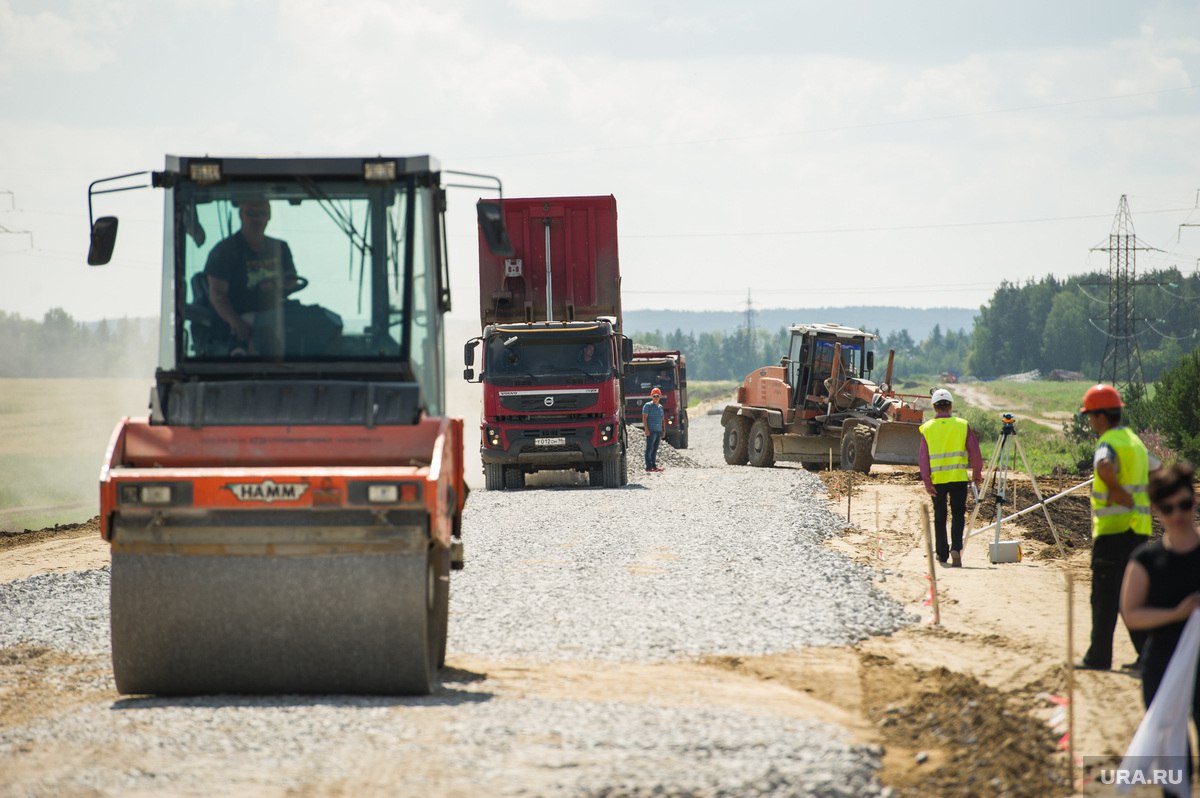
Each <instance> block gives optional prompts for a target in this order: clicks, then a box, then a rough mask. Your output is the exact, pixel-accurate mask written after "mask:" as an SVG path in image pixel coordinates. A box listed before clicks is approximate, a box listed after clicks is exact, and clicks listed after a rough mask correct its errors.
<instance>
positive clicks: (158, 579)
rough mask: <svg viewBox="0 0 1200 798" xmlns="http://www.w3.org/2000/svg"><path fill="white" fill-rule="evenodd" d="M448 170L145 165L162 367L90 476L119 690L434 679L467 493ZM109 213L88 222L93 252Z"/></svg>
mask: <svg viewBox="0 0 1200 798" xmlns="http://www.w3.org/2000/svg"><path fill="white" fill-rule="evenodd" d="M127 177H128V176H127ZM134 177H136V176H134ZM440 177H441V172H440V167H439V166H438V165H437V162H436V161H434V160H433V159H432V158H429V157H427V156H422V157H416V158H371V159H362V158H332V159H292V158H279V159H255V158H250V159H246V158H212V157H204V158H192V157H173V156H169V157H168V158H167V164H166V168H165V170H164V171H162V172H155V173H153V175H152V183H153V185H155V186H157V187H159V188H162V189H163V190H164V191H165V193H166V220H167V221H166V224H165V226H164V231H163V235H164V241H165V246H164V251H165V257H164V267H163V286H164V300H163V313H162V322H161V323H162V336H161V340H162V342H163V343H162V348H161V353H160V364H161V365H160V368H159V370H158V372H157V374H156V381H155V387H154V390H153V392H152V395H151V403H150V409H151V412H150V415H149V417H147V418H141V419H125V420H123V421H122V422H120V423H119V424H118V426H117V428H116V431H115V432H114V434H113V437H112V442H111V444H110V446H109V450H108V454H107V457H106V460H105V464H104V467H103V470H102V472H101V481H100V505H101V532H102V535H103V536H104V538H105V539H106V540H108V541H109V542H110V544H111V550H112V587H111V610H112V621H111V622H112V654H113V671H114V675H115V679H116V684H117V689H118V690H119V691H120V692H121V693H156V694H196V693H217V692H233V693H400V694H405V693H418V694H419V693H428V692H430V691H431V690H432V688H433V686H434V684H435V680H436V674H437V670H438V668H439V667H440V665H441V663H442V661H443V660H444V658H445V645H446V631H447V623H448V612H449V595H450V590H449V587H450V583H449V576H450V571H451V570H452V568H455V567H461V565H462V562H463V559H462V544H461V537H460V533H461V524H460V519H461V517H462V508H463V502H464V499H465V495H466V489H465V485H464V482H463V473H462V422H461V420H459V419H451V418H448V417H446V415H445V411H444V404H443V396H444V382H443V376H442V332H441V319H442V314H443V312H444V311H445V309H446V308H447V307H448V304H449V295H448V281H447V279H446V271H445V269H446V264H445V263H444V262H443V261H442V260H441V253H442V251H443V250H442V247H441V230H442V225H441V215H442V209H443V208H444V207H445V202H444V196H443V191H442V189H441V187H440V185H441V181H440ZM95 186H96V184H93V192H92V194H100V193H104V192H103V190H99V191H97V190H95ZM89 199H90V197H89ZM115 230H116V222H115V220H114V219H111V217H106V218H104V219H99V220H96V222H95V223H94V225H93V241H92V251H91V253H90V254H89V262H90V263H94V264H99V263H105V262H107V261H108V260H109V258H110V257H111V252H112V245H113V239H114V237H115ZM417 240H420V241H421V242H423V245H422V246H414V245H413V244H414V242H416V241H417ZM347 260H349V261H350V262H351V263H353V264H354V268H352V269H349V270H348V269H347V268H346V263H347Z"/></svg>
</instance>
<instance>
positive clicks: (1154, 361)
mask: <svg viewBox="0 0 1200 798" xmlns="http://www.w3.org/2000/svg"><path fill="white" fill-rule="evenodd" d="M1106 281H1107V276H1106V275H1103V274H1090V275H1083V276H1077V277H1070V278H1067V279H1059V278H1056V277H1053V276H1048V277H1044V278H1042V279H1041V280H1032V281H1029V282H1026V283H1024V284H1017V283H1011V282H1008V281H1005V282H1002V283H1001V284H1000V286H999V287H998V288H997V289H996V291H995V293H994V294H993V295H992V297H991V299H990V300H989V302H988V303H987V304H985V305H983V306H982V307H980V308H979V313H978V315H977V316H976V317H975V325H974V327H973V328H972V329H970V330H953V329H945V330H944V329H942V327H941V325H935V326H934V328H933V330H932V331H931V332H930V334H929V335H928V336H926V338H925V339H924V340H922V341H915V340H914V339H913V337H912V336H911V335H910V334H909V332H908V330H906V329H901V330H892V331H889V332H887V333H881V332H880V331H879V330H878V329H877V328H875V327H874V326H873V325H871V324H870V320H869V319H864V320H863V322H864V323H862V324H860V325H859V326H860V327H861V329H864V330H867V331H870V332H873V333H875V334H876V335H879V337H880V341H879V342H878V343H876V344H875V349H876V351H877V352H878V353H879V354H877V355H876V358H877V359H878V358H880V355H881V354H883V353H886V352H887V351H888V350H889V349H894V350H895V351H896V361H895V371H894V374H895V376H897V377H905V376H910V375H916V374H923V375H938V374H942V373H946V372H950V373H953V374H954V375H956V376H959V377H962V376H968V375H970V376H975V377H979V378H983V379H990V378H994V377H1000V376H1004V375H1006V374H1019V373H1023V372H1028V371H1033V370H1035V369H1036V370H1038V371H1041V372H1042V373H1043V374H1048V373H1050V372H1051V371H1054V370H1063V371H1075V372H1080V373H1082V374H1083V375H1084V377H1085V378H1088V379H1095V378H1096V377H1098V376H1099V373H1100V363H1101V361H1102V360H1103V357H1104V351H1105V347H1106V345H1107V344H1108V343H1109V338H1108V329H1107V327H1108V321H1107V317H1108V287H1107V284H1106ZM1138 281H1139V283H1141V285H1139V286H1138V288H1137V291H1136V305H1135V312H1134V316H1135V319H1134V323H1133V329H1134V332H1135V337H1136V339H1137V344H1138V349H1139V351H1140V352H1141V363H1142V369H1143V373H1144V376H1145V378H1146V380H1147V381H1153V380H1156V379H1158V377H1159V376H1161V375H1162V374H1163V373H1164V372H1165V371H1166V370H1168V369H1170V368H1172V367H1174V366H1175V364H1177V363H1178V362H1179V361H1180V358H1182V357H1183V355H1184V354H1186V353H1188V352H1191V351H1193V350H1195V349H1196V347H1197V345H1198V344H1200V313H1197V311H1196V308H1197V306H1198V305H1200V275H1198V274H1191V275H1188V276H1184V275H1183V274H1181V273H1180V271H1179V270H1178V269H1174V268H1172V269H1163V270H1158V271H1151V272H1146V273H1143V274H1142V275H1141V276H1140V277H1139V280H1138ZM796 321H797V322H803V321H808V320H807V319H797V320H796ZM636 340H637V343H639V344H647V345H650V346H655V347H662V348H664V349H678V350H680V351H682V352H684V353H685V354H686V355H687V358H688V375H689V376H690V377H691V378H693V379H697V380H741V379H742V378H743V377H745V375H746V374H748V373H749V372H750V371H753V370H754V369H755V368H758V367H760V366H763V365H767V364H770V363H778V362H779V359H780V358H781V357H783V355H784V354H785V353H786V352H787V340H788V333H787V330H786V329H785V328H780V329H779V330H778V331H775V332H770V331H767V330H756V331H754V333H753V334H751V333H750V332H749V331H748V330H747V329H746V328H745V327H741V328H737V329H734V330H729V331H724V332H722V331H717V332H704V333H700V334H699V335H696V334H693V333H691V332H684V331H682V330H678V329H677V330H675V331H674V332H666V333H664V332H662V331H661V330H658V331H655V332H653V333H648V334H639V335H638V336H637V339H636ZM880 362H882V360H880Z"/></svg>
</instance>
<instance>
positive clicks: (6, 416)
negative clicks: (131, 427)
mask: <svg viewBox="0 0 1200 798" xmlns="http://www.w3.org/2000/svg"><path fill="white" fill-rule="evenodd" d="M150 385H151V381H150V380H148V379H146V380H143V379H0V531H20V530H22V529H27V528H29V529H40V528H42V527H46V526H52V525H54V524H59V523H75V522H79V521H84V520H86V519H88V518H91V517H92V516H94V515H96V513H97V512H98V510H97V506H98V502H99V499H98V494H97V487H96V485H97V480H98V478H99V473H100V464H101V460H103V458H104V450H105V447H106V446H107V445H108V439H109V437H110V436H111V434H112V431H113V427H115V426H116V423H117V421H118V420H119V419H120V418H121V417H122V416H137V415H144V414H145V413H146V412H147V411H146V406H147V402H148V397H149V395H150Z"/></svg>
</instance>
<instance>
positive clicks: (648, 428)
mask: <svg viewBox="0 0 1200 798" xmlns="http://www.w3.org/2000/svg"><path fill="white" fill-rule="evenodd" d="M661 401H662V390H660V389H659V388H658V387H655V388H653V389H651V391H650V401H649V402H646V404H644V405H642V432H644V433H646V473H647V474H653V473H657V472H659V471H662V469H661V468H659V467H658V444H659V442H661V441H662V436H663V414H664V413H665V412H666V411H665V410H664V409H663V407H662V405H660V404H659V402H661Z"/></svg>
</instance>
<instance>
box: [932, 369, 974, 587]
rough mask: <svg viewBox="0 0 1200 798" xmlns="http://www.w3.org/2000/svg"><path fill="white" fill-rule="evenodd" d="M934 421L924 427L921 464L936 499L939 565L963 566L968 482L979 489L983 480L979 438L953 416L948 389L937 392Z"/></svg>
mask: <svg viewBox="0 0 1200 798" xmlns="http://www.w3.org/2000/svg"><path fill="white" fill-rule="evenodd" d="M932 399H933V409H934V412H935V413H936V415H935V417H934V418H931V419H930V420H929V421H926V422H925V423H924V424H922V425H921V452H920V458H919V460H918V462H919V463H920V466H921V479H922V480H923V481H924V482H925V492H926V493H928V494H929V495H930V496H932V497H933V529H934V533H935V541H934V545H935V547H936V548H937V558H938V562H940V563H941V564H942V565H945V564H946V561H947V560H950V561H951V564H952V565H953V566H954V567H955V568H961V567H962V544H963V528H964V527H965V526H966V525H967V482H968V473H967V471H968V469H970V475H969V476H970V481H971V482H974V483H975V487H976V488H977V489H978V487H979V483H980V482H981V481H982V480H983V457H982V455H980V453H979V439H978V438H977V437H976V436H975V431H974V430H972V429H971V426H970V425H969V424H967V422H966V421H965V420H964V419H961V418H957V417H955V416H952V415H951V414H950V411H951V410H953V409H954V397H952V396H951V395H950V392H949V391H947V390H946V389H945V388H938V389H937V390H936V391H934V392H933V396H932ZM947 502H948V503H949V505H950V513H949V514H950V516H951V519H950V539H949V540H946V515H947V513H946V504H947Z"/></svg>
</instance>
